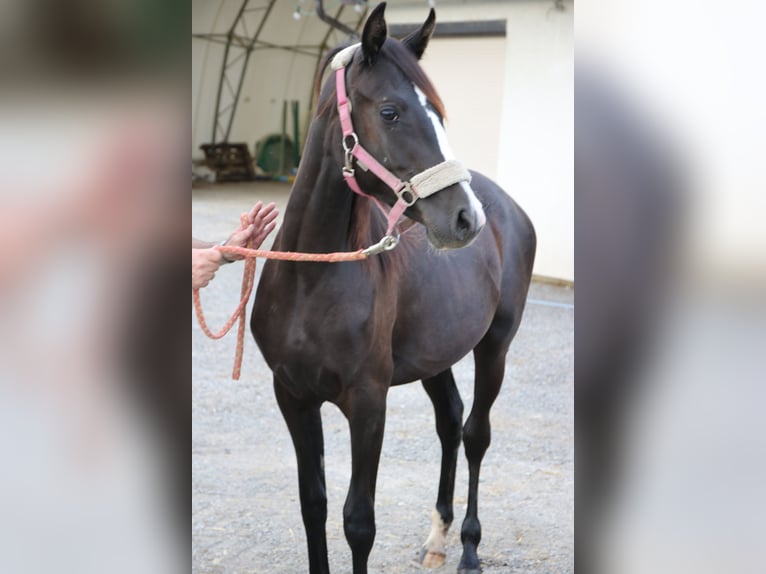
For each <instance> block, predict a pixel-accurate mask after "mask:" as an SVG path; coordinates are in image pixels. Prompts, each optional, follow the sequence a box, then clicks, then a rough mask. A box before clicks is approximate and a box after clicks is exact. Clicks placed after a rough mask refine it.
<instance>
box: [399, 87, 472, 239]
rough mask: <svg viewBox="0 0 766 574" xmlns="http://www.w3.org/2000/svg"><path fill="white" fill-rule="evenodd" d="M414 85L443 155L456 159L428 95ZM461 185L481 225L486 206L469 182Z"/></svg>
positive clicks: (447, 158) (462, 182) (463, 182)
mask: <svg viewBox="0 0 766 574" xmlns="http://www.w3.org/2000/svg"><path fill="white" fill-rule="evenodd" d="M413 87H414V88H415V93H416V94H417V96H418V99H419V100H420V105H421V106H423V109H424V110H425V111H426V115H427V116H428V118H429V119H430V120H431V123H432V124H433V126H434V133H435V134H436V141H437V142H439V149H440V150H441V152H442V157H443V158H444V159H445V160H449V159H455V154H453V153H452V148H450V146H449V141H447V132H446V131H444V126H443V125H442V123H441V121H439V116H437V115H436V112H434V111H433V110H432V109H431V108H430V107H428V99H427V98H426V95H425V94H424V93H423V91H422V90H421V89H420V88H418V87H417V86H416V85H414V84H413ZM460 186H461V187H462V188H463V191H464V192H465V194H466V195H467V196H468V201H469V202H470V203H471V207H472V208H473V210H474V212H475V213H476V221H477V223H478V224H479V227H481V226H482V225H484V224H485V223H486V222H487V217H486V216H485V215H484V208H483V207H482V206H481V202H480V201H479V198H478V197H476V194H475V193H474V192H473V189H471V186H470V185H469V184H468V182H465V181H461V182H460Z"/></svg>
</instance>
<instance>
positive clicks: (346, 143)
mask: <svg viewBox="0 0 766 574" xmlns="http://www.w3.org/2000/svg"><path fill="white" fill-rule="evenodd" d="M358 48H359V44H354V45H352V46H349V47H347V48H344V49H343V50H341V51H340V52H338V53H337V54H336V55H335V57H334V58H333V60H332V64H331V65H332V68H333V70H335V85H336V93H337V98H338V115H339V116H340V125H341V129H342V130H343V152H344V154H345V164H344V166H343V177H344V178H345V180H346V183H347V184H348V186H349V187H350V188H351V190H352V191H353V192H354V193H357V194H359V195H362V196H364V197H369V198H371V199H375V201H378V200H377V198H374V197H372V196H371V195H369V194H367V193H365V192H364V191H362V189H361V187H360V186H359V182H357V181H356V177H355V175H354V160H356V163H357V165H358V166H359V167H360V168H362V169H363V170H365V171H371V172H372V173H373V174H375V175H376V176H377V177H378V178H379V179H380V180H381V181H382V182H383V183H385V184H386V185H387V186H388V187H390V188H391V189H392V190H393V192H394V194H395V195H396V197H397V200H396V203H395V204H394V206H393V207H392V208H391V211H390V212H389V213H388V229H387V230H386V237H384V238H383V241H385V240H386V239H387V238H389V244H390V243H391V241H392V240H394V237H393V236H392V235H391V234H392V232H393V231H394V228H395V227H396V224H397V223H398V221H399V218H401V216H402V214H403V213H404V211H405V210H406V209H407V208H408V207H410V206H411V205H413V204H414V203H415V202H416V201H417V200H418V199H421V198H424V197H428V196H429V195H433V194H434V193H436V192H438V191H441V190H442V189H445V188H447V187H449V186H451V185H454V184H456V183H459V182H461V181H465V182H470V181H471V174H470V173H469V172H468V170H466V169H465V167H463V165H462V164H461V163H460V162H458V161H455V160H447V161H443V162H441V163H439V164H437V165H435V166H432V167H430V168H428V169H426V170H424V171H422V172H420V173H419V174H417V175H415V176H413V177H412V178H411V179H410V180H409V181H402V180H400V179H399V178H398V177H396V176H395V175H394V174H393V173H391V172H390V171H388V170H387V169H386V168H385V167H383V166H382V165H381V164H380V162H378V160H376V159H375V158H374V157H372V155H371V154H370V153H369V152H368V151H367V150H366V149H364V148H363V147H362V145H361V144H360V143H359V136H357V135H356V132H354V124H353V123H352V121H351V102H349V101H348V96H347V95H346V66H348V64H349V63H351V60H352V58H353V57H354V53H355V52H356V50H357V49H358ZM378 205H380V206H381V209H384V208H383V206H382V204H381V202H380V201H378ZM384 212H385V209H384ZM394 245H395V243H394ZM391 248H393V246H392V247H391Z"/></svg>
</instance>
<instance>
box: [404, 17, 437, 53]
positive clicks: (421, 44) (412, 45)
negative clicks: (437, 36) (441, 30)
mask: <svg viewBox="0 0 766 574" xmlns="http://www.w3.org/2000/svg"><path fill="white" fill-rule="evenodd" d="M435 27H436V12H435V11H434V9H433V8H431V12H429V13H428V18H426V21H425V22H423V25H422V26H421V27H420V28H419V29H417V30H415V31H414V32H412V33H411V34H409V35H408V36H407V37H406V38H404V39H403V40H402V43H403V44H404V45H405V46H407V48H409V50H410V52H412V53H413V54H415V57H416V58H417V59H418V60H420V58H421V57H422V56H423V52H425V51H426V46H428V41H429V40H430V39H431V34H433V33H434V28H435Z"/></svg>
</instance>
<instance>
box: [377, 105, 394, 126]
mask: <svg viewBox="0 0 766 574" xmlns="http://www.w3.org/2000/svg"><path fill="white" fill-rule="evenodd" d="M380 117H382V118H383V119H384V120H385V121H387V122H395V121H396V120H398V119H399V112H397V111H396V108H395V107H393V106H384V107H382V108H380Z"/></svg>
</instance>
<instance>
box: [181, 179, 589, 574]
mask: <svg viewBox="0 0 766 574" xmlns="http://www.w3.org/2000/svg"><path fill="white" fill-rule="evenodd" d="M288 191H289V187H288V186H287V185H286V184H276V183H257V184H247V185H242V184H237V185H234V184H230V185H227V186H206V187H204V188H198V189H195V190H194V191H193V194H192V216H193V230H194V234H195V236H196V237H199V238H202V239H207V240H211V241H212V240H216V241H217V240H221V239H223V238H225V237H226V236H227V234H228V232H229V231H230V230H231V228H233V226H234V225H235V224H236V223H237V221H238V219H239V213H240V212H241V211H244V210H247V209H249V207H250V206H251V205H252V204H253V203H254V202H255V201H256V200H259V199H260V200H263V201H275V202H276V203H277V204H278V205H279V206H280V207H284V204H285V201H286V199H287V194H288ZM240 280H241V266H240V265H229V266H227V267H224V268H222V270H221V271H220V272H219V273H218V275H217V277H216V279H215V281H214V282H213V283H212V284H211V286H210V287H208V288H207V289H205V290H204V291H203V292H202V299H203V306H204V308H205V311H206V316H207V318H208V322H209V323H210V324H211V325H212V326H213V328H217V326H219V325H221V324H223V322H224V321H225V320H226V318H227V316H226V314H227V313H230V312H231V310H232V309H233V308H234V307H235V306H236V299H237V296H238V295H239V282H240ZM529 298H530V303H529V304H528V306H527V309H526V312H525V316H524V320H523V321H522V324H521V328H520V330H519V332H518V334H517V336H516V339H515V340H514V342H513V343H512V345H511V350H510V353H509V354H508V363H507V365H508V368H507V370H506V375H505V379H506V380H505V384H504V386H503V389H502V391H501V393H500V396H499V397H498V399H497V402H496V403H495V406H494V408H493V410H492V427H493V434H492V446H491V447H490V449H489V451H488V452H487V454H486V456H485V458H484V463H483V466H482V475H481V485H480V489H479V503H480V505H479V518H480V520H481V523H482V528H483V533H482V541H481V545H480V546H479V556H480V557H481V559H482V564H483V571H484V572H485V573H487V574H490V573H501V572H502V573H510V572H514V573H532V572H534V573H566V572H572V571H573V537H574V525H573V522H574V516H573V515H574V502H573V484H574V464H573V454H574V449H573V422H574V409H573V400H572V395H573V375H572V371H573V354H574V337H573V333H574V312H573V309H572V304H573V301H574V292H573V290H572V289H571V288H567V287H559V286H553V285H549V284H543V283H533V285H532V287H531V289H530V294H529ZM549 302H552V303H554V304H553V305H551V304H549ZM192 314H193V312H192ZM233 354H234V335H230V336H228V337H227V338H225V339H223V340H222V341H211V340H209V339H207V338H206V337H205V336H204V334H203V333H202V332H201V331H200V329H199V327H198V325H197V323H196V320H195V319H194V318H192V361H193V377H194V380H193V387H192V388H193V391H192V413H193V424H192V489H193V490H192V492H193V497H192V512H193V515H192V571H193V572H195V573H198V574H223V573H226V574H230V573H231V574H234V573H237V574H240V573H263V572H269V573H280V574H295V573H299V572H307V570H308V565H307V557H306V552H305V538H304V532H303V523H302V521H301V515H300V506H299V502H298V481H297V472H296V466H295V456H294V453H293V448H292V444H291V442H290V437H289V435H288V432H287V427H286V426H285V424H284V422H283V421H282V417H281V415H280V413H279V410H278V408H277V405H276V402H275V400H274V396H273V392H272V386H271V372H270V371H269V369H268V367H267V366H266V364H265V363H264V362H263V359H262V358H261V356H260V353H259V351H258V349H257V347H256V345H255V343H254V342H253V340H252V336H249V335H248V337H247V338H246V344H245V361H244V365H243V368H242V378H241V380H240V381H239V382H234V381H232V380H231V379H230V372H231V365H232V358H233ZM454 373H455V379H456V381H457V383H458V387H459V388H460V393H461V395H462V397H463V401H464V403H465V406H466V413H468V412H469V409H470V405H471V402H472V397H473V360H472V358H471V356H470V355H469V356H468V357H466V358H464V359H463V360H462V361H460V362H459V363H458V364H457V365H455V367H454ZM322 414H323V419H324V433H325V465H326V478H327V492H328V499H329V502H328V520H327V536H328V546H329V556H330V567H331V569H332V571H333V572H350V571H351V553H350V550H349V548H348V546H347V544H346V540H345V538H344V535H343V522H342V520H343V517H342V507H343V502H344V500H345V496H346V489H347V487H348V481H349V475H350V452H349V451H350V448H349V439H348V427H347V424H346V420H345V418H344V417H343V415H342V414H341V413H340V411H338V409H337V408H336V407H335V406H334V405H331V404H326V405H325V406H324V407H323V409H322ZM439 461H440V447H439V442H438V439H437V437H436V433H435V430H434V420H433V411H432V407H431V403H430V401H429V400H428V397H427V396H426V394H425V392H424V391H423V389H422V387H421V386H420V384H417V383H416V384H411V385H404V386H402V387H397V388H393V389H391V391H390V393H389V398H388V416H387V419H386V434H385V440H384V443H383V453H382V456H381V462H380V472H379V475H378V488H377V497H376V517H377V521H376V522H377V537H376V540H375V546H374V547H373V550H372V554H371V556H370V561H369V567H370V572H374V573H390V574H395V573H412V572H418V571H420V570H422V569H421V568H420V566H419V565H418V563H417V560H416V559H417V555H418V552H419V550H420V547H421V545H422V543H423V542H424V541H425V538H426V536H427V534H428V531H429V528H430V513H431V509H432V508H433V505H434V502H435V498H436V489H437V483H438V477H439ZM467 478H468V471H467V465H466V462H465V457H464V456H462V454H461V456H460V458H459V460H458V470H457V482H456V487H455V523H454V524H453V526H452V529H451V530H450V533H449V535H448V556H447V563H446V565H445V566H444V567H443V568H441V569H439V571H440V572H455V571H456V569H457V563H458V561H459V559H460V552H461V548H460V522H461V521H462V517H463V515H464V513H465V504H466V494H467Z"/></svg>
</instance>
